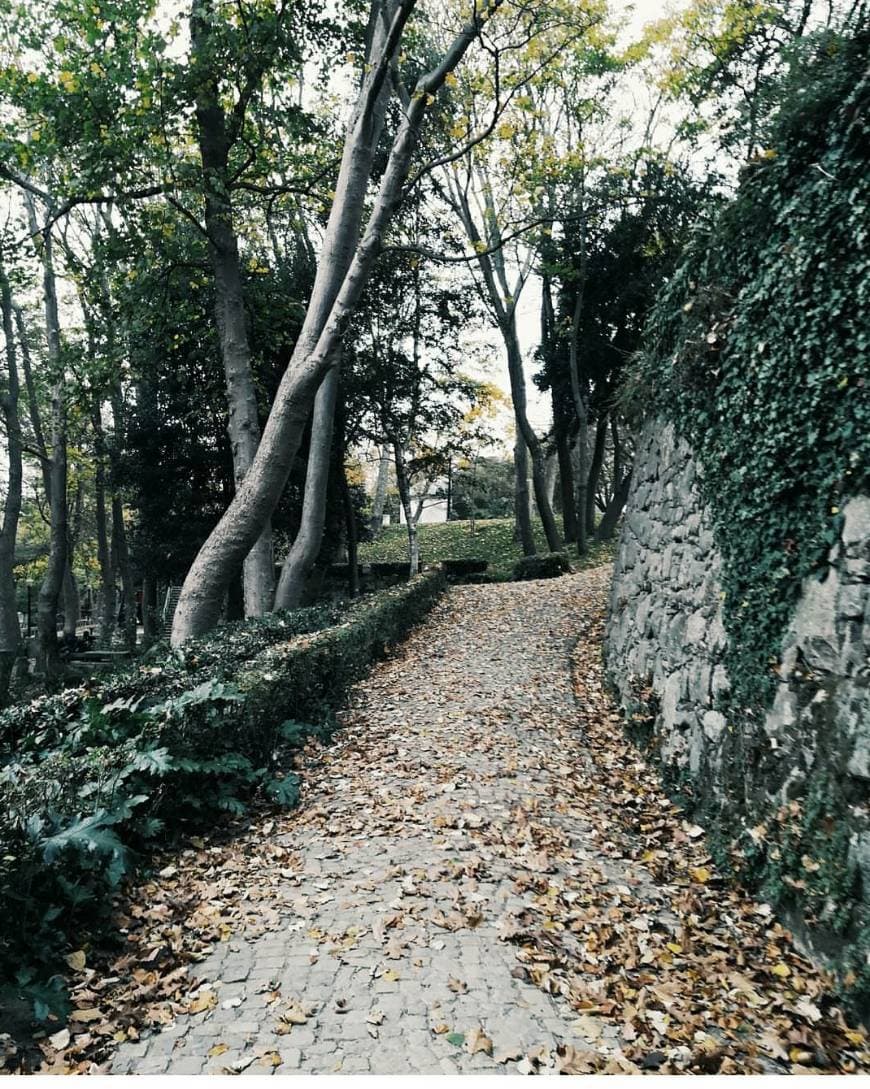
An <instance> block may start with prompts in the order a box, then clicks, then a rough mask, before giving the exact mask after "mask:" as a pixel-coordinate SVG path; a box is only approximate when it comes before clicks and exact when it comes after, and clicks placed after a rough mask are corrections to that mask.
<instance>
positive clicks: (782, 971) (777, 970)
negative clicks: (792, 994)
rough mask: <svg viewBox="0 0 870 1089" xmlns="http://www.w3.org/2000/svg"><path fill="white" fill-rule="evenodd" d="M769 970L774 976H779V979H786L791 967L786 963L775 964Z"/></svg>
mask: <svg viewBox="0 0 870 1089" xmlns="http://www.w3.org/2000/svg"><path fill="white" fill-rule="evenodd" d="M771 971H772V972H773V974H774V975H775V976H779V978H780V979H788V977H789V976H790V975H791V968H789V966H788V965H787V964H782V963H780V964H775V965H774V966H773V968H771Z"/></svg>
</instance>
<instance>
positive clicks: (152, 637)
mask: <svg viewBox="0 0 870 1089" xmlns="http://www.w3.org/2000/svg"><path fill="white" fill-rule="evenodd" d="M159 630H160V627H159V620H158V607H157V576H156V575H155V573H154V572H153V571H146V572H145V577H144V579H143V580H142V646H143V647H150V646H151V645H152V644H153V643H154V642H156V640H157V638H158V634H159Z"/></svg>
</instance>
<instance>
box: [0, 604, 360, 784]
mask: <svg viewBox="0 0 870 1089" xmlns="http://www.w3.org/2000/svg"><path fill="white" fill-rule="evenodd" d="M346 611H347V603H346V602H330V603H327V604H324V605H316V606H312V607H311V608H307V609H296V610H293V611H292V612H280V613H272V614H270V615H269V616H265V617H258V618H256V619H251V620H245V621H240V622H239V623H235V624H227V625H225V626H224V627H222V628H219V629H218V630H217V631H215V632H212V633H210V634H209V635H207V636H203V637H202V638H200V639H192V640H189V641H188V642H187V643H185V644H184V646H183V647H181V648H180V649H179V650H177V651H173V650H170V649H169V647H165V648H164V653H163V656H162V657H156V656H155V653H154V651H155V650H156V648H154V650H152V652H151V653H149V655H148V660H147V661H144V660H143V661H141V662H137V663H136V665H134V666H132V667H130V668H127V669H124V670H120V671H117V672H114V673H111V674H109V675H108V676H104V677H102V678H93V679H89V680H87V681H85V682H84V683H83V684H80V685H77V686H76V687H75V688H67V689H64V691H63V692H60V693H58V694H57V695H51V696H41V697H39V698H38V699H35V700H32V701H30V702H29V703H23V704H18V705H16V706H13V707H10V708H7V709H6V710H5V711H2V712H0V764H2V763H4V762H5V761H6V760H7V759H9V758H10V757H12V756H14V757H15V758H20V757H21V755H22V754H23V753H24V752H28V751H34V752H40V751H43V750H45V749H47V748H51V747H52V746H53V745H55V744H59V743H60V741H61V739H62V738H63V736H64V734H65V733H66V731H67V730H68V729H69V727H70V724H71V723H73V722H74V721H75V720H76V719H77V718H78V715H79V713H80V711H81V709H82V707H83V705H84V704H85V703H87V702H89V701H93V700H101V701H103V702H105V703H111V702H113V701H115V700H142V701H144V703H143V706H144V705H147V703H148V702H149V701H150V702H159V701H161V700H165V699H166V698H167V697H169V696H172V695H180V694H181V693H182V692H184V691H186V690H187V689H189V688H191V687H195V685H196V684H197V683H198V682H200V681H204V680H215V679H221V678H227V677H229V676H230V675H232V673H233V672H234V671H235V670H236V669H237V668H238V667H239V665H240V664H241V663H243V662H245V661H248V660H250V659H252V658H254V657H255V656H256V655H257V654H259V653H260V652H261V651H263V650H265V648H266V647H267V646H269V645H270V644H272V643H275V642H278V641H285V640H287V639H290V638H292V637H293V636H295V635H303V634H305V633H306V632H312V631H318V630H320V629H321V628H325V627H328V626H329V625H331V624H335V623H337V622H338V620H339V619H340V618H341V616H342V615H343V614H344V613H345V612H346Z"/></svg>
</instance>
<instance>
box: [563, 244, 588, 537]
mask: <svg viewBox="0 0 870 1089" xmlns="http://www.w3.org/2000/svg"><path fill="white" fill-rule="evenodd" d="M581 233H582V228H581ZM583 253H584V254H585V245H584V249H583ZM583 261H584V258H582V257H581V263H582V262H583ZM584 269H585V264H584ZM584 277H585V271H584V272H583V274H582V275H581V280H580V285H579V287H578V290H577V298H576V300H575V302H574V313H573V315H572V317H571V332H570V335H569V342H568V368H569V371H570V374H571V396H572V398H573V400H574V411H575V412H576V413H577V472H576V474H575V478H574V484H575V487H576V489H577V495H576V499H575V503H576V511H577V514H576V517H577V552H578V553H579V554H580V555H581V556H582V555H584V553H585V552H586V551H587V550H588V547H589V544H588V534H587V531H586V525H587V522H586V494H587V489H588V486H589V413H588V411H587V407H586V397H585V385H586V382H585V379H581V376H580V360H579V356H580V318H581V316H582V313H583V287H584V282H585V281H584Z"/></svg>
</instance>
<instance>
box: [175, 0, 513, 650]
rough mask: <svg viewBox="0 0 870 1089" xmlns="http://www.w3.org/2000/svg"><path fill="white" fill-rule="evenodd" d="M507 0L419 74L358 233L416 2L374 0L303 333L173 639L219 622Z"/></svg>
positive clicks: (479, 14)
mask: <svg viewBox="0 0 870 1089" xmlns="http://www.w3.org/2000/svg"><path fill="white" fill-rule="evenodd" d="M502 3H503V0H491V2H490V3H489V4H487V6H485V7H483V8H482V9H481V10H480V11H475V12H474V14H473V15H472V16H471V17H470V19H469V20H468V21H467V22H466V24H465V25H464V26H463V28H462V30H461V31H460V32H459V34H458V35H457V36H456V38H455V39H454V40H453V42H452V43H451V45H450V46H449V48H448V49H447V50H446V51H445V53H444V54H443V55H442V57H441V59H440V60H439V61H438V62H437V63H436V64H434V65H433V66H432V67H431V68H430V69H429V70H428V71H427V72H426V73H425V74H423V75H421V76H420V77H419V78H418V79H417V82H416V86H415V88H414V92H413V94H412V95H411V96H410V98H409V100H408V104H407V106H406V109H405V112H404V114H403V117H402V120H401V122H400V124H399V127H398V130H397V132H396V135H395V137H394V139H393V142H392V145H391V149H390V154H389V158H388V160H387V164H386V167H385V169H384V172H383V175H382V176H381V180H380V184H379V186H378V192H377V194H376V196H375V198H374V203H373V207H372V210H371V214H370V216H369V218H368V221H367V223H366V228H365V231H364V233H363V234H362V237H360V236H359V231H360V223H361V219H362V206H363V199H364V196H365V192H366V189H367V186H368V181H369V178H370V176H371V168H372V151H371V149H372V133H373V131H374V130H375V129H376V128H377V125H378V116H379V113H380V111H381V110H382V109H384V108H385V106H386V98H387V96H388V93H389V87H390V82H391V79H392V80H394V81H395V80H397V78H398V77H397V73H396V66H397V62H398V56H399V47H400V43H401V41H402V36H403V32H404V30H405V27H406V24H407V22H408V19H409V17H410V15H411V12H412V10H413V7H414V4H413V2H412V0H403V2H400V3H398V4H396V5H395V6H393V5H392V4H387V3H381V2H379V0H374V3H373V5H372V8H371V12H372V17H371V25H372V34H371V47H370V49H369V51H368V55H367V62H366V64H367V72H366V76H365V79H364V81H363V84H362V90H361V92H360V94H359V97H358V99H357V103H356V106H355V108H354V112H353V116H352V118H351V122H350V125H349V127H348V132H347V137H346V140H345V145H344V152H343V155H342V163H341V167H340V170H339V176H338V181H337V183H336V187H335V198H334V199H333V201H332V205H331V209H330V215H329V222H328V225H327V230H326V235H325V238H324V244H323V249H322V252H321V256H320V260H319V262H318V266H317V274H316V277H315V283H314V289H313V292H312V297H311V300H310V302H309V305H308V309H307V312H306V317H305V321H304V323H303V328H302V332H301V334H300V337H299V340H298V341H297V343H296V348H295V350H294V353H293V358H292V359H291V362H290V365H289V366H288V368H287V370H286V372H285V374H284V377H283V378H282V381H281V385H280V386H279V389H278V393H277V395H276V398H275V402H274V404H273V406H272V410H271V412H270V413H269V418H268V420H267V422H266V426H265V428H264V430H263V436H262V439H261V441H260V446H259V448H258V450H257V455H256V457H255V459H254V463H253V465H252V466H251V469H250V470H249V471H248V473H247V475H246V477H245V479H244V481H243V482H242V484H241V485H240V487H239V488H238V490H237V492H236V495H235V497H234V499H233V501H232V503H231V504H230V506H229V508H228V509H227V511H226V513H225V514H224V516H223V518H222V519H221V521H220V522H219V523H218V525H217V526H216V527H215V529H214V530H213V531H212V533H211V535H210V537H209V539H208V540H207V541H206V542H205V544H204V545H203V547H202V549H201V550H200V552H199V554H198V556H197V558H196V560H195V561H194V564H193V566H192V567H191V570H190V572H189V573H188V576H187V578H186V579H185V583H184V587H183V588H182V593H181V596H180V598H179V602H178V607H177V609H176V612H175V621H174V623H173V630H172V641H173V643H174V644H176V645H178V644H179V643H182V642H184V640H185V639H187V638H189V637H190V636H193V635H196V634H199V633H201V632H202V631H205V630H207V629H208V628H209V627H211V626H212V625H213V624H214V623H215V622H216V620H217V618H218V615H219V612H220V604H221V599H222V596H223V592H224V590H225V588H226V586H227V585H228V583H229V581H230V579H231V578H232V573H233V570H234V569H235V568H236V567H237V566H238V564H239V563H241V561H242V559H243V558H244V556H245V555H247V552H248V551H249V549H250V547H251V546H252V544H253V542H254V541H255V540H256V539H257V537H258V536H259V535H260V533H261V532H262V529H263V526H264V525H265V522H266V520H267V519H268V518H269V517H270V516H271V514H272V511H273V510H274V508H275V505H276V504H277V502H278V499H279V497H280V494H281V491H282V490H283V488H284V485H285V483H286V480H287V476H288V474H289V472H290V468H291V466H292V463H293V459H294V458H295V456H296V452H297V450H298V448H299V443H300V441H301V439H302V433H303V430H304V427H305V422H306V420H307V418H308V415H309V413H310V411H311V406H312V403H313V400H314V396H315V394H316V391H317V388H318V386H319V385H320V383H321V381H322V380H323V377H324V375H325V372H326V370H327V369H328V367H329V366H330V364H331V363H332V361H333V360H334V357H335V352H336V349H337V347H338V345H339V343H340V342H341V338H342V334H343V332H344V330H345V328H346V326H347V322H348V321H349V319H350V317H351V315H352V313H353V311H354V309H355V308H356V306H357V304H358V302H359V299H360V296H361V294H362V291H363V289H364V287H365V284H366V281H367V279H368V277H369V275H370V273H371V269H372V266H373V263H374V260H375V258H376V256H377V254H378V251H379V250H380V248H381V244H382V242H383V239H384V234H385V231H386V229H387V227H388V225H389V223H390V220H391V219H392V216H393V213H394V211H395V208H396V206H397V204H398V202H399V201H400V199H401V196H402V189H403V186H404V184H405V181H406V180H407V178H408V175H409V173H410V170H411V163H412V158H413V154H414V148H415V145H416V141H417V137H418V134H419V132H420V129H421V127H422V124H423V121H424V119H425V117H426V112H427V108H428V106H429V104H430V102H431V101H434V96H435V94H436V93H437V92H438V91H439V90H440V88H441V87H442V86H443V85H444V81H445V79H446V77H447V76H448V75H449V74H450V73H451V72H452V71H453V69H454V68H455V67H456V66H457V65H458V64H459V63H460V61H461V60H462V58H463V56H464V55H465V53H466V52H467V50H468V49H469V47H470V46H471V44H472V43H473V42H474V41H475V40H476V39H477V38H478V36H479V34H480V31H481V28H482V27H483V25H484V24H485V23H486V22H487V21H488V20H489V19H490V18H491V17H492V15H493V13H494V12H495V11H497V10H498V8H499V7H501V4H502Z"/></svg>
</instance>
